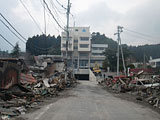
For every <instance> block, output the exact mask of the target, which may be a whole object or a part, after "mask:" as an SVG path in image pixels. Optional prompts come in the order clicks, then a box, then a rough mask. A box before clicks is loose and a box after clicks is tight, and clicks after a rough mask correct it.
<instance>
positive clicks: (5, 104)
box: [0, 59, 76, 120]
mask: <svg viewBox="0 0 160 120" xmlns="http://www.w3.org/2000/svg"><path fill="white" fill-rule="evenodd" d="M44 61H45V60H44ZM47 61H49V60H48V59H47ZM49 62H50V61H49ZM43 63H45V64H43V66H45V68H44V67H36V66H35V67H34V66H32V67H30V68H32V69H28V70H27V71H25V72H24V70H23V68H24V67H22V66H19V69H18V70H19V72H18V75H19V77H18V78H17V79H16V81H17V82H14V84H13V83H12V82H11V84H9V86H8V85H7V84H5V86H4V85H3V84H1V85H2V87H1V88H5V89H1V91H0V120H1V119H2V120H9V119H10V118H12V117H14V116H18V115H23V114H25V113H26V112H27V110H28V109H31V108H34V107H36V106H38V105H39V103H41V102H43V99H45V98H46V97H54V96H57V95H58V92H59V91H61V90H65V88H66V87H70V86H72V85H73V84H74V83H76V79H75V78H74V76H73V74H72V71H68V72H67V73H65V71H57V70H56V68H55V63H53V64H54V65H51V63H50V64H49V66H51V67H48V66H47V64H48V63H46V62H43ZM6 64H8V65H10V64H12V63H10V62H8V63H6ZM15 66H16V65H14V64H13V67H15ZM21 67H22V69H21ZM3 69H4V68H3ZM22 71H23V72H22ZM46 71H47V72H46ZM46 73H47V74H46ZM65 74H66V75H67V77H66V79H65ZM2 75H3V74H2ZM13 75H14V74H13ZM10 76H11V77H12V74H11V75H10ZM1 81H2V82H3V80H1ZM3 83H4V82H3ZM3 86H4V87H3ZM6 86H7V87H6Z"/></svg>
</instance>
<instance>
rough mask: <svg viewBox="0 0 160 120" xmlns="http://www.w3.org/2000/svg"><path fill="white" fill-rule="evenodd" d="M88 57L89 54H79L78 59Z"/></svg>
mask: <svg viewBox="0 0 160 120" xmlns="http://www.w3.org/2000/svg"><path fill="white" fill-rule="evenodd" d="M88 56H89V54H87V53H80V57H88Z"/></svg>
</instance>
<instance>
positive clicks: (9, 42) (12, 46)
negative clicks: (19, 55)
mask: <svg viewBox="0 0 160 120" xmlns="http://www.w3.org/2000/svg"><path fill="white" fill-rule="evenodd" d="M0 37H1V38H3V39H4V40H5V41H6V42H7V43H8V44H10V45H11V46H12V47H13V48H14V45H13V44H12V43H10V42H9V41H8V40H7V39H6V38H5V37H4V36H3V35H1V34H0Z"/></svg>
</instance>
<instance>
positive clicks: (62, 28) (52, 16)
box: [43, 0, 66, 31]
mask: <svg viewBox="0 0 160 120" xmlns="http://www.w3.org/2000/svg"><path fill="white" fill-rule="evenodd" d="M43 1H44V3H45V5H46V7H47V9H48V11H49V13H50V14H51V16H52V18H53V19H54V20H55V22H56V23H57V25H58V26H59V27H60V28H61V29H62V30H64V31H66V30H65V29H64V28H63V27H62V26H61V25H60V24H59V22H58V21H57V19H56V18H55V16H54V15H53V13H52V11H51V9H50V8H49V6H48V4H47V3H46V1H45V0H43Z"/></svg>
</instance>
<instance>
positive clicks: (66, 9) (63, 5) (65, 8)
mask: <svg viewBox="0 0 160 120" xmlns="http://www.w3.org/2000/svg"><path fill="white" fill-rule="evenodd" d="M56 2H57V3H58V4H59V5H60V6H61V7H62V8H64V9H65V10H67V8H66V7H64V5H62V4H61V3H60V2H59V1H58V0H56Z"/></svg>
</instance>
